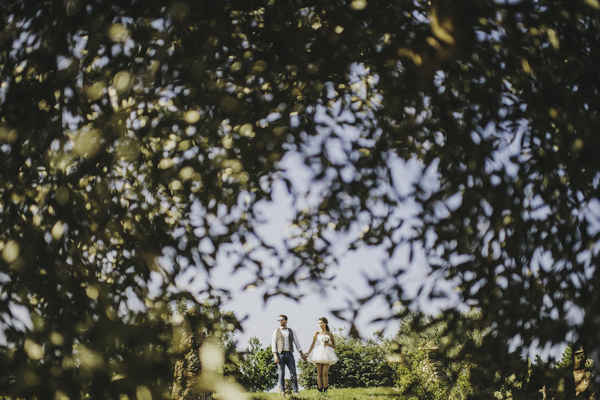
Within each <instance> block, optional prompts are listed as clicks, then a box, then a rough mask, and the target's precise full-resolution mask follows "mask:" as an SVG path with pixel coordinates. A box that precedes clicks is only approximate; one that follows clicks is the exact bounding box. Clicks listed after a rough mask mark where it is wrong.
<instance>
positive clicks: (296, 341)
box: [293, 331, 302, 352]
mask: <svg viewBox="0 0 600 400" xmlns="http://www.w3.org/2000/svg"><path fill="white" fill-rule="evenodd" d="M293 332H294V344H295V345H296V349H297V350H298V352H301V351H302V346H300V340H298V335H296V331H293Z"/></svg>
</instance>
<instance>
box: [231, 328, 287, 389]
mask: <svg viewBox="0 0 600 400" xmlns="http://www.w3.org/2000/svg"><path fill="white" fill-rule="evenodd" d="M237 381H238V382H239V383H240V384H242V385H243V386H244V387H245V388H246V389H247V390H249V391H251V392H266V391H268V390H271V389H273V388H274V387H275V386H276V385H277V364H275V362H274V361H273V352H272V351H271V346H266V347H262V345H261V343H260V340H258V338H257V337H254V336H253V337H251V338H250V341H249V342H248V349H247V350H246V351H245V352H244V353H243V355H242V357H241V360H240V362H239V365H238V371H237Z"/></svg>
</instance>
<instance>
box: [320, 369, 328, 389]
mask: <svg viewBox="0 0 600 400" xmlns="http://www.w3.org/2000/svg"><path fill="white" fill-rule="evenodd" d="M329 367H330V365H329V364H323V366H322V372H323V376H322V378H321V384H322V385H323V387H327V386H329Z"/></svg>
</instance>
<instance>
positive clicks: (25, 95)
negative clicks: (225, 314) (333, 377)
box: [0, 0, 600, 398]
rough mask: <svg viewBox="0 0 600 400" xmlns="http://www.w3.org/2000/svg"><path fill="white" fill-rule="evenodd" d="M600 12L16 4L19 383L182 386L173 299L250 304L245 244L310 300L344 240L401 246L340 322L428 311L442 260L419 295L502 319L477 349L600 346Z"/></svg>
mask: <svg viewBox="0 0 600 400" xmlns="http://www.w3.org/2000/svg"><path fill="white" fill-rule="evenodd" d="M599 8H600V6H598V2H597V1H592V0H569V1H559V2H555V1H553V2H550V1H548V0H522V1H516V2H515V1H510V2H509V1H500V0H497V1H494V0H485V1H475V0H434V1H431V2H426V1H424V0H394V1H385V2H381V1H377V0H349V1H341V0H340V1H329V2H316V1H312V0H297V1H294V2H287V1H285V2H283V1H282V2H278V1H268V0H248V1H235V0H223V1H220V2H214V1H213V2H209V1H203V0H200V1H193V2H191V1H186V0H177V1H174V0H173V1H156V0H149V1H144V2H143V5H142V2H140V1H139V0H124V1H119V2H118V4H117V3H115V2H109V1H104V0H98V1H94V2H88V3H86V2H83V1H80V0H69V1H66V2H51V1H48V2H42V3H40V2H38V1H32V0H26V1H21V2H14V1H7V0H1V1H0V18H1V22H0V26H1V27H2V28H1V29H2V30H1V31H0V142H1V145H0V152H1V153H2V156H1V158H0V213H1V214H2V218H1V220H0V247H1V249H0V252H1V258H0V282H1V283H0V286H1V293H2V301H1V302H0V316H2V321H3V326H2V329H3V331H4V332H5V335H6V338H7V339H6V340H7V342H8V345H9V346H10V347H11V348H14V349H15V360H19V362H18V365H19V366H20V367H19V370H18V371H17V373H16V374H17V377H16V384H15V386H14V390H15V392H14V395H15V396H17V395H18V396H24V397H32V396H36V395H39V394H42V393H43V394H46V395H47V394H49V393H53V394H56V395H57V396H58V395H66V396H69V397H71V398H77V397H78V396H80V395H81V393H82V392H83V393H86V394H89V395H91V396H95V397H100V398H106V397H118V395H120V394H124V395H128V396H129V397H133V396H134V395H135V394H136V393H138V392H139V391H142V392H144V393H146V392H151V393H152V395H153V396H155V397H159V396H160V395H161V394H162V393H163V389H164V388H161V387H157V384H156V382H159V381H160V379H159V377H164V376H165V375H166V374H168V373H169V371H170V368H168V366H167V365H168V364H169V363H170V362H172V361H173V360H171V359H169V358H168V357H165V355H166V354H168V352H167V351H166V349H168V348H169V347H170V346H171V343H170V342H169V340H168V339H167V338H168V337H169V336H168V335H169V333H170V331H171V329H170V324H169V318H170V315H169V312H168V304H169V302H171V301H174V300H178V299H181V298H187V299H192V300H193V301H196V302H200V301H201V299H202V298H205V297H207V296H214V297H222V296H227V291H226V288H218V287H215V286H214V285H213V283H212V282H211V278H210V276H211V271H213V270H214V269H215V268H217V267H218V264H219V263H218V262H217V260H220V259H222V258H220V257H223V255H225V254H226V255H228V260H232V261H231V262H233V263H234V266H235V267H236V268H245V269H248V270H250V271H254V272H255V273H256V281H255V282H253V283H254V284H255V285H258V286H259V287H262V288H263V290H264V292H265V297H269V296H273V295H277V294H285V295H289V296H297V291H296V290H295V289H296V288H297V287H298V285H299V282H300V280H304V279H308V280H312V281H314V282H322V278H323V277H328V276H329V273H332V272H339V271H340V270H343V266H340V267H339V268H336V259H335V255H336V254H339V252H337V251H336V252H333V251H332V246H331V243H332V242H333V241H334V240H335V238H336V237H343V238H345V241H344V242H343V243H350V244H349V245H348V250H352V249H355V248H358V247H361V246H375V245H376V246H382V247H383V248H384V249H386V250H387V251H388V252H389V254H390V259H389V263H387V264H386V265H385V268H386V269H387V273H386V274H384V275H382V276H375V277H370V278H367V282H368V283H369V284H370V285H371V287H372V288H373V292H372V294H371V295H369V296H365V297H363V298H358V299H354V302H353V303H351V305H350V306H349V308H350V309H349V310H343V311H345V312H342V310H339V312H337V314H338V315H340V316H342V317H345V316H347V315H348V314H349V315H350V317H349V319H352V318H353V317H354V316H356V315H357V313H359V312H360V307H361V306H362V305H363V304H364V303H365V302H367V301H369V300H370V299H375V298H380V299H383V300H384V301H385V302H386V303H387V304H389V305H390V314H392V313H393V309H394V308H395V305H396V304H400V303H401V304H404V305H406V306H411V305H414V306H415V307H418V306H419V304H421V303H420V301H416V302H415V301H414V300H415V299H414V298H413V296H412V294H411V293H412V292H411V291H407V290H406V286H405V285H406V282H407V281H405V279H404V277H405V276H406V275H405V272H406V271H408V270H409V269H411V268H423V269H425V272H426V273H427V274H429V276H431V278H432V281H433V282H434V283H433V284H431V285H430V284H425V285H423V286H422V288H421V289H422V290H421V291H420V292H419V298H420V299H427V298H436V299H437V298H449V299H450V301H447V302H446V305H447V306H448V307H450V308H452V306H454V305H466V306H467V307H473V308H475V309H478V310H480V311H481V315H482V318H480V319H479V320H477V321H474V322H473V323H474V324H475V325H476V328H478V329H480V330H482V331H483V330H488V331H489V334H488V335H486V336H485V338H484V340H483V341H482V343H481V344H479V345H478V347H474V348H473V349H472V353H473V354H475V355H481V356H484V355H487V356H489V355H490V354H492V355H493V354H495V353H497V354H505V353H506V352H507V351H508V350H509V349H511V350H512V349H514V348H516V349H517V350H516V351H527V350H528V349H530V348H531V346H533V345H534V344H536V343H537V344H539V346H542V347H543V346H546V345H550V346H551V345H553V344H556V343H561V342H563V341H565V340H571V339H572V338H573V339H574V340H575V341H576V342H577V344H578V346H583V347H584V348H585V349H586V353H588V354H590V355H591V356H592V357H596V356H597V354H600V351H599V349H598V343H597V340H596V338H595V334H594V332H596V331H597V330H598V324H600V322H599V320H598V318H596V310H597V309H598V303H599V302H600V297H599V296H598V295H597V293H599V288H598V285H599V282H600V274H599V273H598V272H597V271H596V266H597V265H598V252H597V251H596V250H595V249H596V248H597V246H598V239H599V236H598V235H599V231H600V229H598V221H597V214H598V207H599V205H600V202H599V200H598V194H597V193H598V182H599V176H598V171H599V170H600V168H599V165H598V163H599V160H600V158H598V157H597V156H596V154H598V152H599V151H598V150H599V147H600V146H599V141H598V136H597V134H596V132H597V131H598V124H599V118H598V111H597V110H598V109H600V107H599V104H598V102H599V101H600V100H599V99H600V96H598V88H599V86H600V82H599V79H600V77H599V74H598V73H597V68H596V65H598V60H599V58H600V50H599V49H600V46H598V41H599V40H600V38H599V37H598V35H596V32H597V29H598V22H599V20H598V13H599ZM291 159H300V160H301V164H302V165H304V168H305V169H306V171H307V176H309V179H310V184H308V185H303V184H299V183H298V181H297V179H295V178H294V174H295V171H296V170H297V168H298V166H297V165H295V164H294V165H292V166H290V163H291V161H290V160H291ZM405 166H408V167H410V169H409V170H410V172H411V174H406V172H407V168H405ZM281 182H283V183H284V184H286V185H287V187H288V189H289V191H290V194H291V195H292V196H293V197H294V199H295V201H296V202H295V203H294V205H295V208H294V212H295V217H294V225H293V226H292V229H290V232H291V237H290V238H287V239H286V240H285V242H284V244H285V246H275V245H273V243H272V242H271V241H270V240H269V238H267V237H265V234H264V232H261V231H260V230H259V229H258V227H259V226H260V221H261V220H262V219H263V215H262V214H261V212H260V207H258V206H259V205H261V204H264V203H265V202H269V201H270V200H271V194H272V189H273V186H274V185H275V184H279V183H281ZM338 251H339V248H338ZM416 255H420V256H419V257H416ZM423 259H424V260H425V261H420V260H423ZM267 265H268V266H267ZM273 265H283V266H286V267H285V268H280V269H278V268H272V266H273ZM191 277H193V278H191ZM273 282H275V283H274V284H271V283H273ZM442 282H447V285H443V284H442ZM192 283H193V284H192ZM453 289H455V290H453ZM454 311H456V313H458V312H460V310H452V309H450V310H448V312H446V313H443V314H440V315H441V317H442V318H443V319H447V320H448V323H451V322H452V319H453V318H455V312H454ZM346 312H348V313H346ZM351 333H352V334H354V333H355V332H354V330H352V332H351ZM456 339H457V340H458V339H459V338H456ZM491 359H492V360H493V361H494V362H493V363H491V364H490V365H489V370H487V369H486V371H488V372H489V374H491V375H493V374H494V373H495V372H497V371H498V370H499V369H502V359H503V358H502V357H491ZM598 365H600V362H599V360H595V362H594V366H595V368H597V366H598ZM76 366H77V368H76ZM489 374H488V375H489ZM596 376H600V374H596Z"/></svg>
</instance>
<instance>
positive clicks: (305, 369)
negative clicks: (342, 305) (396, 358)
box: [298, 335, 394, 389]
mask: <svg viewBox="0 0 600 400" xmlns="http://www.w3.org/2000/svg"><path fill="white" fill-rule="evenodd" d="M335 343H336V350H335V352H336V354H337V355H338V357H339V361H338V362H337V363H336V364H335V365H333V366H332V367H331V368H330V369H329V386H330V387H337V388H347V387H379V386H392V385H393V384H394V369H393V368H392V366H391V365H390V364H389V363H388V362H387V360H386V354H387V353H388V345H389V341H387V340H386V339H383V338H377V339H375V340H373V339H371V340H368V341H363V340H360V339H355V338H346V337H343V336H341V335H335ZM298 366H299V370H300V373H299V375H298V382H299V383H300V385H302V386H303V387H305V388H307V389H308V388H314V387H316V385H317V374H316V367H315V366H314V365H313V364H311V363H309V362H308V361H304V360H300V361H299V363H298Z"/></svg>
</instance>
